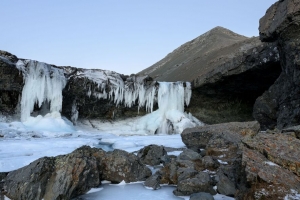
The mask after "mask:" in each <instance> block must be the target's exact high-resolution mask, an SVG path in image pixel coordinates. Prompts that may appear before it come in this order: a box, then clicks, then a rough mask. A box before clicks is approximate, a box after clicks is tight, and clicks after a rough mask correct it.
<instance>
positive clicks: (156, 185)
mask: <svg viewBox="0 0 300 200" xmlns="http://www.w3.org/2000/svg"><path fill="white" fill-rule="evenodd" d="M160 180H161V174H160V172H159V171H158V172H156V173H155V174H153V175H152V176H150V177H149V178H147V179H146V181H145V182H144V186H146V187H149V188H152V189H153V190H158V189H160V188H161V187H160Z"/></svg>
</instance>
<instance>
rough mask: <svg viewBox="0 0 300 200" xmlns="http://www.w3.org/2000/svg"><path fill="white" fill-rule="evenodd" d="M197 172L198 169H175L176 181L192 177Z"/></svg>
mask: <svg viewBox="0 0 300 200" xmlns="http://www.w3.org/2000/svg"><path fill="white" fill-rule="evenodd" d="M197 174H198V171H196V170H194V169H191V168H179V169H178V170H177V176H178V182H181V181H183V180H186V179H189V178H194V177H195V176H196V175H197Z"/></svg>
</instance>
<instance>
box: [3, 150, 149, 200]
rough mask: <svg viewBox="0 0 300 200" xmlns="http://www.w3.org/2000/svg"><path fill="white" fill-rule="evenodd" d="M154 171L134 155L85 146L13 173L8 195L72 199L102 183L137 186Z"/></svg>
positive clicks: (7, 183) (9, 177) (8, 179)
mask: <svg viewBox="0 0 300 200" xmlns="http://www.w3.org/2000/svg"><path fill="white" fill-rule="evenodd" d="M150 175H151V171H150V170H149V169H148V168H147V167H146V166H145V165H143V164H141V163H140V162H139V160H138V158H137V157H136V156H135V155H134V154H129V153H127V152H124V151H121V150H115V151H113V152H109V153H106V152H105V151H103V150H102V149H95V148H90V147H88V146H83V147H81V148H79V149H76V150H75V151H73V152H72V153H70V154H67V155H63V156H57V157H44V158H40V159H38V160H36V161H34V162H32V163H31V164H29V165H28V166H25V167H23V168H20V169H18V170H15V171H12V172H10V173H9V174H8V175H7V177H6V178H5V180H4V186H3V189H4V193H5V195H6V196H7V197H9V198H11V199H16V200H17V199H20V200H21V199H27V200H31V199H47V200H52V199H53V200H54V199H62V200H63V199H70V198H73V197H76V196H78V195H81V194H84V193H86V192H87V191H88V190H89V189H90V188H92V187H97V186H98V185H99V184H100V183H101V180H110V181H112V182H121V181H122V180H125V181H126V182H130V181H132V182H135V181H142V180H145V179H146V178H147V177H149V176H150Z"/></svg>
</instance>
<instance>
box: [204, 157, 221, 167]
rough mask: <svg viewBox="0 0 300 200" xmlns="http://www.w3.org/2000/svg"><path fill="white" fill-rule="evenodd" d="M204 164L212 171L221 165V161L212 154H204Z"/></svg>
mask: <svg viewBox="0 0 300 200" xmlns="http://www.w3.org/2000/svg"><path fill="white" fill-rule="evenodd" d="M202 165H203V167H204V168H205V169H208V170H211V171H213V170H216V169H218V168H219V167H220V163H219V162H218V161H217V160H216V159H215V158H213V157H211V156H204V157H203V158H202Z"/></svg>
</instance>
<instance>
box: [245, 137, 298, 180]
mask: <svg viewBox="0 0 300 200" xmlns="http://www.w3.org/2000/svg"><path fill="white" fill-rule="evenodd" d="M243 143H244V144H245V145H246V146H247V147H248V148H250V149H254V150H257V151H258V152H260V153H261V154H263V155H264V156H265V157H266V158H267V159H269V160H270V161H272V162H274V163H276V164H277V165H280V166H282V167H284V168H286V169H288V170H290V171H291V172H293V173H295V174H296V175H298V176H300V149H299V146H300V140H299V139H297V138H295V137H292V136H289V135H286V134H267V133H259V134H257V135H256V136H255V137H253V138H245V139H244V140H243Z"/></svg>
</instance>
